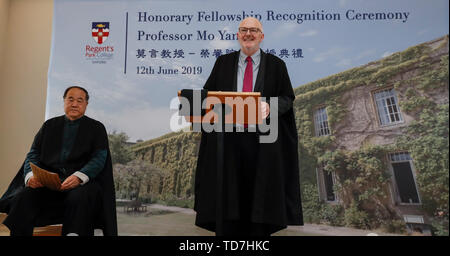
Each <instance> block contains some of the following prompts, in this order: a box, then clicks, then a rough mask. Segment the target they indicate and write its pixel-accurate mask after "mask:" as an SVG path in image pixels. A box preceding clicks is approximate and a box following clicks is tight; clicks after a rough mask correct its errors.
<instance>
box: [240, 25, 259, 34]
mask: <svg viewBox="0 0 450 256" xmlns="http://www.w3.org/2000/svg"><path fill="white" fill-rule="evenodd" d="M249 31H250V34H252V35H254V34H256V33H258V32H261V30H260V29H259V28H244V27H240V28H239V33H241V34H243V35H245V34H247V32H249Z"/></svg>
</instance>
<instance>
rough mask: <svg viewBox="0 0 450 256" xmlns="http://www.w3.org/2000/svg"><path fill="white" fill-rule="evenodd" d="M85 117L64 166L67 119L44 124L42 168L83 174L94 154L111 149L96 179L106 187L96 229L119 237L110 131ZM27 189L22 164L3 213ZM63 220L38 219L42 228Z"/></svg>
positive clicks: (1, 204) (1, 203) (38, 141)
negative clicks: (62, 149) (109, 141)
mask: <svg viewBox="0 0 450 256" xmlns="http://www.w3.org/2000/svg"><path fill="white" fill-rule="evenodd" d="M81 118H82V119H81V120H80V126H79V128H78V132H77V135H76V136H77V137H76V140H75V143H74V145H73V148H72V150H71V152H70V154H69V156H68V158H67V160H66V161H65V163H60V154H61V148H62V139H63V131H64V116H59V117H55V118H52V119H49V120H47V121H46V122H45V123H44V124H43V125H42V127H41V129H40V130H39V132H38V133H37V134H36V136H35V138H34V141H33V144H34V145H35V146H36V147H37V148H39V149H40V161H39V163H38V165H39V166H40V167H42V168H44V169H47V170H49V171H53V172H56V173H58V170H60V169H61V168H64V169H65V171H66V174H67V176H68V175H70V174H72V173H74V172H75V171H79V170H80V169H81V168H82V167H83V166H84V165H85V164H86V163H87V162H88V161H89V160H90V159H91V158H92V156H93V154H94V152H96V151H97V150H101V149H107V152H108V153H107V157H106V162H105V166H104V168H103V170H102V171H101V172H100V173H99V174H98V175H97V177H95V178H94V180H95V181H96V182H97V183H98V184H99V185H100V187H101V188H102V207H101V210H100V212H99V213H98V214H97V215H96V219H95V224H94V226H95V228H99V229H102V230H103V234H104V235H106V236H115V235H117V218H116V199H115V190H114V181H113V175H112V163H111V153H110V151H109V145H108V136H107V133H106V129H105V127H104V126H103V124H102V123H100V122H99V121H96V120H94V119H91V118H89V117H87V116H83V117H81ZM89 182H91V181H89ZM23 188H24V172H23V164H22V167H21V168H20V170H19V171H18V172H17V174H16V176H15V177H14V179H13V181H12V182H11V184H10V185H9V187H8V189H7V191H6V192H5V194H4V195H3V196H2V197H1V199H0V212H5V213H8V212H9V210H10V208H11V205H12V204H13V203H14V197H15V196H16V195H17V194H18V193H19V192H20V191H21V190H22V189H23ZM60 221H61V220H55V219H49V218H48V217H47V216H45V215H44V216H40V219H39V220H37V222H38V225H39V226H43V225H50V224H57V223H58V222H60Z"/></svg>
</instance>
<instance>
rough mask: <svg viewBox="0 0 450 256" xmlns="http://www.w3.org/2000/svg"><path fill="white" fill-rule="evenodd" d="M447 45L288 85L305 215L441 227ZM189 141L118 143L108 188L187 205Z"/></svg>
mask: <svg viewBox="0 0 450 256" xmlns="http://www.w3.org/2000/svg"><path fill="white" fill-rule="evenodd" d="M448 48H449V46H448V35H446V36H443V37H441V38H438V39H435V40H432V41H429V42H426V43H423V44H420V45H416V46H412V47H410V48H408V49H405V50H404V51H401V52H397V53H393V54H391V55H390V56H387V57H385V58H383V59H380V60H377V61H373V62H370V63H368V64H366V65H363V66H360V67H355V68H352V69H350V70H347V71H344V72H341V73H338V74H335V75H331V76H329V77H325V78H322V79H320V80H317V81H314V82H311V83H308V84H305V85H301V86H298V87H296V88H295V94H296V99H295V101H294V112H295V116H296V124H297V129H298V135H299V161H300V182H301V190H302V191H301V192H302V193H301V194H302V201H303V212H304V214H305V221H306V222H308V223H321V224H328V225H334V226H348V227H354V228H361V229H378V228H381V229H383V230H385V231H386V232H392V233H400V234H408V233H409V234H411V233H418V234H425V235H426V234H433V235H448V195H449V188H448V181H449V179H448V177H449V163H448V142H449V141H448V135H449V125H448V92H449V83H448V77H449V76H448ZM290 72H293V71H290ZM110 140H111V139H110ZM199 142H200V134H198V133H194V132H184V131H180V132H173V133H169V134H166V135H164V136H161V137H159V138H155V139H152V140H148V141H144V142H140V143H137V144H134V145H131V146H128V147H126V148H127V149H126V150H127V152H128V153H127V154H128V158H129V159H128V161H124V162H123V163H116V164H115V168H114V171H115V174H114V175H115V182H116V194H117V197H118V198H123V199H133V198H134V199H135V198H139V199H140V200H141V201H143V202H149V203H150V202H157V201H158V200H161V201H165V202H169V203H171V204H174V205H178V206H182V207H189V208H192V207H193V201H194V198H193V197H194V189H195V188H194V177H195V167H196V160H197V153H198V147H199ZM112 151H114V150H113V149H112ZM113 155H114V152H113ZM113 160H114V159H113Z"/></svg>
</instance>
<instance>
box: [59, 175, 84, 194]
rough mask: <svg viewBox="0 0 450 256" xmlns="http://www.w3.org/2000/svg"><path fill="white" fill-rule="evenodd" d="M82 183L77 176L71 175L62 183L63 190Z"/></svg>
mask: <svg viewBox="0 0 450 256" xmlns="http://www.w3.org/2000/svg"><path fill="white" fill-rule="evenodd" d="M80 184H81V180H80V179H79V178H78V177H77V176H75V175H70V176H69V177H67V179H65V180H64V182H63V183H62V184H61V190H69V189H74V188H76V187H78V186H79V185H80Z"/></svg>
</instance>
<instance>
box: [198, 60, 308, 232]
mask: <svg viewBox="0 0 450 256" xmlns="http://www.w3.org/2000/svg"><path fill="white" fill-rule="evenodd" d="M238 60H239V52H234V53H230V54H226V55H222V56H220V57H219V58H218V59H217V60H216V63H215V65H214V68H213V70H212V72H211V74H210V76H209V78H208V80H207V82H206V84H205V86H204V89H207V90H209V91H237V69H238ZM254 91H256V92H261V95H262V97H278V100H279V105H278V108H276V107H275V106H271V109H270V111H271V112H273V111H278V113H279V117H278V129H279V132H278V138H277V140H276V141H275V142H274V143H266V144H264V143H263V144H259V145H258V149H257V152H258V153H257V154H258V155H257V158H258V160H257V163H255V164H256V166H257V167H256V174H255V184H254V189H253V192H251V193H252V196H253V205H252V207H251V209H252V210H251V222H254V223H262V224H267V225H269V226H271V227H272V230H271V232H276V231H278V230H280V229H282V228H285V227H286V226H287V225H303V213H302V207H301V199H300V180H299V162H298V135H297V130H296V125H295V119H294V112H293V108H292V102H293V100H294V99H295V96H294V92H293V89H292V85H291V82H290V79H289V75H288V72H287V68H286V65H285V63H284V62H283V61H282V60H281V59H279V58H278V57H276V56H274V55H271V54H266V53H264V52H262V51H261V62H260V67H259V71H258V75H257V79H256V83H255V89H254ZM218 136H221V135H219V133H216V132H212V133H206V132H202V136H201V142H200V149H199V156H198V161H197V169H196V174H195V206H194V209H195V211H196V212H197V217H196V225H197V226H200V227H202V228H205V229H208V230H210V231H216V232H217V230H216V226H217V225H219V224H217V221H220V220H218V218H219V217H220V219H222V220H233V219H236V218H239V216H238V215H239V213H238V210H237V209H236V208H238V207H239V206H238V205H237V204H235V203H234V202H237V201H239V200H238V198H233V197H238V196H239V195H234V196H233V194H232V193H231V194H230V193H227V192H226V191H227V190H230V189H231V190H232V189H233V186H235V184H233V183H227V181H226V180H225V181H223V180H222V181H219V182H223V184H217V182H218V180H221V179H222V177H223V176H224V175H223V174H221V173H220V172H221V171H223V172H227V171H229V170H227V168H233V166H230V164H229V163H228V162H227V155H228V154H229V152H223V160H221V159H220V156H219V157H218V155H217V152H219V154H221V152H220V151H221V148H229V147H226V143H228V141H227V139H222V140H221V139H218ZM223 136H227V135H226V134H225V135H223ZM218 141H219V143H220V144H222V143H223V145H219V147H218V145H217V143H218ZM217 161H224V162H226V164H224V165H223V166H219V167H218V165H217ZM218 170H219V171H218ZM218 176H219V178H218ZM222 186H223V189H222V188H221V187H222ZM217 188H219V190H218V189H217ZM222 192H223V193H222ZM230 197H231V198H230ZM218 204H221V205H218ZM218 211H220V212H218Z"/></svg>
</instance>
